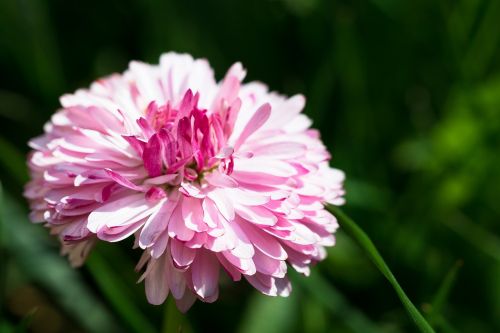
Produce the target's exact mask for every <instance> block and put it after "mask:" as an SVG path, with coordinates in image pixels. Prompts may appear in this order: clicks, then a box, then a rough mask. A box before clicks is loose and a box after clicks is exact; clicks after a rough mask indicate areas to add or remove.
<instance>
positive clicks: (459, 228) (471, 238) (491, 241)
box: [443, 214, 500, 262]
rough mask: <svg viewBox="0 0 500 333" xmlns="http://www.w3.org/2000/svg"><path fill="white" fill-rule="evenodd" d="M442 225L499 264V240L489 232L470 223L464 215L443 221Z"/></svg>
mask: <svg viewBox="0 0 500 333" xmlns="http://www.w3.org/2000/svg"><path fill="white" fill-rule="evenodd" d="M443 221H444V224H445V225H446V226H447V227H448V228H450V229H451V230H453V231H454V232H456V233H457V234H459V235H460V236H461V237H462V238H463V239H465V240H466V241H468V242H469V243H470V244H472V245H473V246H475V247H476V248H477V249H479V250H481V251H482V252H483V253H485V254H486V255H488V256H490V257H491V258H493V259H495V260H496V261H498V262H500V239H499V238H498V237H497V236H496V235H494V234H493V233H491V232H488V231H487V230H486V229H484V228H482V227H481V226H480V225H478V224H476V223H472V222H471V221H470V220H469V219H468V218H467V217H466V216H465V215H461V214H459V215H456V216H455V218H452V219H445V220H443Z"/></svg>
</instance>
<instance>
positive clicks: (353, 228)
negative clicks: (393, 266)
mask: <svg viewBox="0 0 500 333" xmlns="http://www.w3.org/2000/svg"><path fill="white" fill-rule="evenodd" d="M326 208H327V209H328V210H329V211H330V212H331V213H332V214H333V215H335V216H336V217H337V219H338V220H339V223H340V225H341V227H343V228H344V230H346V231H347V232H348V233H349V234H350V235H351V236H352V237H353V238H354V239H355V240H356V242H357V243H358V244H359V246H360V247H361V248H362V249H363V250H364V251H365V252H366V254H367V255H368V257H369V258H370V259H371V260H372V261H373V263H374V264H375V266H376V267H377V268H378V269H379V271H380V272H381V273H382V275H384V276H385V277H386V279H387V280H388V281H389V283H390V284H391V285H392V287H393V288H394V290H395V291H396V294H397V295H398V296H399V299H400V300H401V302H402V303H403V306H404V307H405V308H406V311H408V314H409V315H410V317H411V318H412V320H413V321H414V322H415V324H416V325H417V327H418V328H419V329H420V331H421V332H423V333H433V332H434V330H433V329H432V327H431V325H429V323H428V322H427V321H426V320H425V318H424V316H422V314H421V313H420V311H418V309H417V308H416V307H415V305H413V303H412V302H411V301H410V299H409V298H408V296H407V295H406V293H405V292H404V291H403V288H401V286H400V285H399V283H398V281H397V280H396V278H395V277H394V274H392V272H391V270H390V269H389V267H388V266H387V264H386V263H385V261H384V259H383V258H382V256H381V255H380V253H379V252H378V250H377V248H376V247H375V245H374V244H373V242H372V241H371V240H370V238H369V237H368V235H367V234H366V233H365V232H364V231H363V229H361V228H360V227H359V226H358V225H357V224H356V222H354V221H353V220H352V219H351V218H350V217H349V216H347V215H346V214H345V213H344V212H343V211H342V210H341V209H340V208H338V207H335V206H331V205H327V206H326Z"/></svg>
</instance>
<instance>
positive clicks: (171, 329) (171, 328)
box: [162, 295, 189, 333]
mask: <svg viewBox="0 0 500 333" xmlns="http://www.w3.org/2000/svg"><path fill="white" fill-rule="evenodd" d="M164 307H165V315H164V317H163V327H162V332H163V333H180V332H182V333H186V332H188V331H189V329H186V327H185V326H186V323H185V321H184V316H185V315H183V314H182V313H181V312H180V311H179V310H178V309H177V306H176V305H175V300H174V298H173V296H172V295H170V296H169V297H167V300H166V302H165V305H164Z"/></svg>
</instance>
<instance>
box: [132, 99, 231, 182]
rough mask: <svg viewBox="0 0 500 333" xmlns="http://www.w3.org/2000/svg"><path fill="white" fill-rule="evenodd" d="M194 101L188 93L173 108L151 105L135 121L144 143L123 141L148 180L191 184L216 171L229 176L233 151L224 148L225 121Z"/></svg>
mask: <svg viewBox="0 0 500 333" xmlns="http://www.w3.org/2000/svg"><path fill="white" fill-rule="evenodd" d="M198 100H199V95H198V94H195V95H193V93H192V92H191V90H188V91H187V92H186V94H185V95H184V98H183V99H182V101H181V103H180V104H179V106H178V107H177V108H174V107H172V106H171V105H170V103H167V104H165V105H163V106H158V105H157V103H156V102H151V103H150V104H149V105H148V107H147V110H146V115H145V116H146V117H145V118H140V119H139V120H138V121H137V123H138V125H139V127H140V128H141V130H142V133H143V137H144V138H145V139H146V140H142V139H140V138H139V137H137V136H135V137H127V139H128V141H129V143H131V145H132V146H133V147H134V149H136V151H138V152H139V153H140V156H141V157H142V160H143V162H144V168H145V169H146V171H147V173H148V175H149V177H150V178H156V177H161V176H166V177H164V178H165V179H167V178H172V177H168V176H169V175H171V176H179V177H176V178H177V179H179V178H180V180H181V181H182V180H185V181H189V182H194V181H201V180H202V179H203V175H204V174H206V173H208V172H211V171H213V170H215V169H217V168H218V169H219V170H220V171H222V172H224V173H226V174H231V173H232V170H233V165H234V161H233V156H232V153H233V149H232V148H230V147H227V146H226V142H227V135H225V134H224V132H225V131H224V129H223V126H224V125H223V124H225V120H223V119H221V116H220V115H219V114H218V113H212V114H209V113H208V112H207V110H206V109H200V108H198Z"/></svg>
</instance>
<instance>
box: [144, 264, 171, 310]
mask: <svg viewBox="0 0 500 333" xmlns="http://www.w3.org/2000/svg"><path fill="white" fill-rule="evenodd" d="M149 265H152V269H151V271H150V272H149V274H148V275H147V276H146V281H145V287H146V297H147V298H148V302H149V303H151V304H154V305H159V304H162V303H163V302H164V301H165V299H167V296H168V290H169V288H168V283H167V278H166V271H165V259H164V258H160V259H158V260H155V259H151V260H150V262H149Z"/></svg>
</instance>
